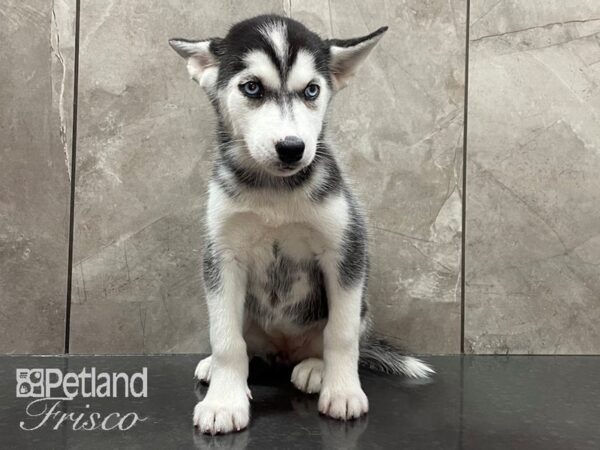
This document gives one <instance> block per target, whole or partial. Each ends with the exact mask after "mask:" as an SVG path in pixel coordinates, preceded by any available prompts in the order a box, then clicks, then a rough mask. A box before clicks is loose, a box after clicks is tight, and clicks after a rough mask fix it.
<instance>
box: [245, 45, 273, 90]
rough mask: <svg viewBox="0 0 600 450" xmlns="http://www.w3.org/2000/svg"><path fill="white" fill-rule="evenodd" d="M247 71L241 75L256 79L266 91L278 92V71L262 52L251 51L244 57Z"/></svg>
mask: <svg viewBox="0 0 600 450" xmlns="http://www.w3.org/2000/svg"><path fill="white" fill-rule="evenodd" d="M244 62H245V63H246V67H247V69H246V70H245V71H244V72H242V73H241V75H246V78H258V79H259V80H260V82H261V83H262V84H263V85H264V86H265V87H266V88H268V89H273V90H278V89H280V88H281V78H280V77H279V71H278V70H277V67H275V64H273V61H271V58H269V56H268V55H267V54H266V53H265V52H262V51H258V50H255V51H252V52H250V53H248V54H247V55H246V56H245V57H244Z"/></svg>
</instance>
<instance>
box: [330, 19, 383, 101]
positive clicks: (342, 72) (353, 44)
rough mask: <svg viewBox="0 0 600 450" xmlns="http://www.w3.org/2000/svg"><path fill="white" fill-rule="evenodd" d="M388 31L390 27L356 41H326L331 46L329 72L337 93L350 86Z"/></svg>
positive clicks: (355, 39)
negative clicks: (350, 82)
mask: <svg viewBox="0 0 600 450" xmlns="http://www.w3.org/2000/svg"><path fill="white" fill-rule="evenodd" d="M387 29H388V27H381V28H380V29H378V30H377V31H374V32H373V33H371V34H368V35H367V36H362V37H358V38H354V39H328V40H326V41H325V43H326V44H327V45H329V55H330V62H329V71H330V73H331V80H332V82H333V88H334V89H335V90H336V91H339V90H340V89H342V88H344V87H346V86H347V85H348V82H349V81H350V79H351V78H352V77H353V76H354V74H355V73H356V70H357V69H358V68H359V67H360V65H361V64H362V63H363V62H364V60H365V59H366V58H367V56H369V53H371V50H373V48H374V47H375V44H377V42H379V39H381V38H382V37H383V35H384V33H385V32H386V31H387Z"/></svg>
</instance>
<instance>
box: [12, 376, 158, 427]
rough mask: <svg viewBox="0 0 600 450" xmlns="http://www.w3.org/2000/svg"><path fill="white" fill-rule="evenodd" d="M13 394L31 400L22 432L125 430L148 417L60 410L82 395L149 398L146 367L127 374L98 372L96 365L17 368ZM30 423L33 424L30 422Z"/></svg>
mask: <svg viewBox="0 0 600 450" xmlns="http://www.w3.org/2000/svg"><path fill="white" fill-rule="evenodd" d="M15 375H16V381H17V386H16V395H17V397H18V398H30V399H33V400H32V401H31V402H29V404H28V405H27V406H26V408H25V413H26V415H27V419H29V420H27V421H26V420H22V421H21V422H20V424H19V425H20V427H21V429H23V430H25V431H33V430H38V429H40V428H43V427H50V428H52V429H54V430H58V429H59V428H60V427H61V426H63V425H65V426H68V425H71V426H72V428H73V430H75V431H79V430H98V429H100V430H105V431H108V430H122V431H126V430H129V429H131V428H133V426H135V425H136V424H137V423H138V422H143V421H144V420H146V419H147V417H140V416H139V415H138V414H137V413H135V412H127V413H125V414H121V413H120V412H111V413H110V414H104V415H103V414H101V413H99V412H94V411H91V410H90V409H89V408H90V405H89V404H86V405H85V408H86V412H85V413H83V412H82V413H78V414H75V413H73V412H71V413H68V414H67V413H64V412H61V408H60V404H61V402H64V401H70V400H73V399H74V398H76V397H81V398H86V399H88V398H117V397H125V398H129V397H133V398H140V397H144V398H145V397H148V369H147V368H146V367H144V368H142V370H141V371H139V372H135V373H132V374H128V373H125V372H111V373H108V372H97V371H96V368H95V367H92V368H90V369H88V368H83V369H82V370H81V371H80V372H78V373H76V372H66V373H64V372H63V370H61V369H57V368H45V369H17V370H16V373H15ZM29 422H32V423H29Z"/></svg>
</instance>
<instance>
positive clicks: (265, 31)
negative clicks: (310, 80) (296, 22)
mask: <svg viewBox="0 0 600 450" xmlns="http://www.w3.org/2000/svg"><path fill="white" fill-rule="evenodd" d="M260 32H261V34H262V35H263V36H265V38H267V40H268V41H269V42H270V43H271V47H272V48H273V50H275V54H276V55H277V59H279V61H282V62H283V63H284V64H285V61H287V56H288V39H287V26H286V25H285V23H283V22H281V21H278V20H276V21H273V22H271V23H269V24H267V25H265V26H264V27H263V28H261V30H260ZM283 69H284V70H285V65H284V67H283Z"/></svg>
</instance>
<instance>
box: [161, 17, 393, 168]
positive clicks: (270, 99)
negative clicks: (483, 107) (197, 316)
mask: <svg viewBox="0 0 600 450" xmlns="http://www.w3.org/2000/svg"><path fill="white" fill-rule="evenodd" d="M386 30H387V27H383V28H380V29H379V30H377V31H375V32H374V33H371V34H369V35H367V36H363V37H359V38H355V39H347V40H339V39H332V40H322V39H321V38H320V37H319V36H317V35H316V34H315V33H313V32H311V31H310V30H308V29H307V28H306V27H305V26H304V25H302V24H301V23H299V22H296V21H295V20H292V19H288V18H285V17H279V16H258V17H255V18H253V19H249V20H245V21H243V22H240V23H238V24H236V25H234V26H233V27H232V28H231V29H230V31H229V33H228V34H227V36H226V37H225V38H223V39H221V38H211V39H205V40H201V41H190V40H186V39H171V40H170V41H169V43H170V44H171V46H172V47H173V49H175V51H176V52H177V53H179V55H181V56H182V57H184V58H185V59H186V60H187V69H188V72H189V74H190V76H191V77H192V79H194V80H195V81H197V82H198V83H199V84H200V86H202V88H203V89H204V90H205V91H206V92H207V94H208V95H209V97H210V99H211V101H212V102H213V104H214V105H215V107H216V108H217V111H218V113H219V115H220V117H221V120H222V122H223V123H222V125H223V126H224V127H225V130H226V131H227V133H228V135H229V136H230V138H231V139H232V140H234V142H237V143H240V144H241V145H239V146H235V148H236V152H237V154H236V155H234V156H235V158H236V159H237V160H238V161H239V162H241V163H244V164H246V165H250V166H252V167H253V168H258V169H260V170H264V171H266V172H268V173H269V174H271V175H275V176H282V177H284V176H290V175H293V174H294V173H296V172H298V171H299V170H301V169H303V168H304V167H307V166H308V165H310V164H311V162H312V161H313V159H314V157H315V154H316V151H317V142H318V139H319V136H320V135H321V131H322V128H323V120H324V118H325V113H326V110H327V106H328V104H329V100H330V99H331V97H332V95H333V94H334V93H335V92H336V91H338V90H340V89H342V88H343V87H344V86H346V84H347V83H348V81H349V80H350V79H351V78H352V76H353V75H354V73H355V71H356V70H357V68H358V66H359V65H360V64H361V63H362V62H363V61H364V60H365V58H366V57H367V55H368V54H369V53H370V51H371V50H372V49H373V47H374V46H375V44H376V43H377V42H378V41H379V39H380V38H381V37H382V36H383V33H384V32H385V31H386Z"/></svg>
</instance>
